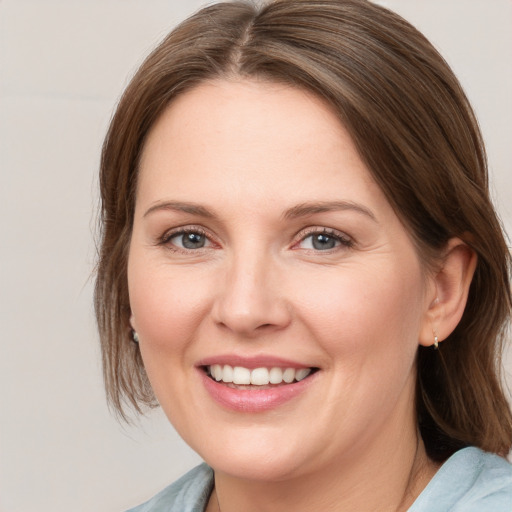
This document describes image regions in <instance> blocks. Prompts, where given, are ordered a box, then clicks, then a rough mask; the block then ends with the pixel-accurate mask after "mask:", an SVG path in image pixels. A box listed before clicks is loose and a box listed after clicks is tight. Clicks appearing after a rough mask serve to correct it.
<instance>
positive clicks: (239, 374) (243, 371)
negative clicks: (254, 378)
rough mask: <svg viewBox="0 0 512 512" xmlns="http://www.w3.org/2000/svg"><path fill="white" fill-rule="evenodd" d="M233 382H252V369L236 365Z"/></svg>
mask: <svg viewBox="0 0 512 512" xmlns="http://www.w3.org/2000/svg"><path fill="white" fill-rule="evenodd" d="M233 383H234V384H250V383H251V370H248V369H247V368H242V367H241V366H235V367H234V368H233Z"/></svg>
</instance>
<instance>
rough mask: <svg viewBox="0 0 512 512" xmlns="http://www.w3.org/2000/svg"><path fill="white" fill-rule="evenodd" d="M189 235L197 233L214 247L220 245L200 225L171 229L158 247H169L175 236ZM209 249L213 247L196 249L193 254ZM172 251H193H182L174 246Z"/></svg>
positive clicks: (159, 241)
mask: <svg viewBox="0 0 512 512" xmlns="http://www.w3.org/2000/svg"><path fill="white" fill-rule="evenodd" d="M187 233H197V234H199V235H202V236H204V237H206V239H207V240H208V242H209V243H210V244H211V245H212V246H214V245H218V243H217V242H216V241H215V240H214V237H213V236H212V235H211V234H210V233H208V231H206V230H205V228H203V227H202V226H198V225H186V226H178V227H175V228H171V229H169V230H167V231H165V232H164V234H163V235H161V236H160V237H159V238H158V240H157V245H164V246H169V245H170V241H171V239H172V238H174V237H175V236H178V235H186V234H187ZM209 247H211V246H208V247H201V248H199V249H194V250H193V252H198V251H200V250H201V249H207V248H209ZM169 249H171V247H169ZM172 250H173V251H176V252H190V251H191V250H190V249H189V250H187V249H182V248H180V247H176V246H173V247H172Z"/></svg>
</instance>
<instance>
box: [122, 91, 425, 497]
mask: <svg viewBox="0 0 512 512" xmlns="http://www.w3.org/2000/svg"><path fill="white" fill-rule="evenodd" d="M140 169H141V170H140V173H141V174H140V179H139V184H138V190H137V199H136V211H135V217H134V227H133V236H132V241H131V246H130V253H129V268H128V280H129V292H130V303H131V307H132V313H133V317H132V323H133V326H134V327H135V328H136V330H137V331H138V333H139V337H140V349H141V352H142V356H143V359H144V364H145V366H146V369H147V372H148V375H149V378H150V381H151V384H152V386H153V388H154V390H155V393H156V395H157V397H158V400H159V401H160V403H161V405H162V407H163V409H164V411H165V412H166V414H167V416H168V417H169V419H170V421H171V422H172V423H173V425H174V426H175V428H176V429H177V430H178V432H179V433H180V434H181V435H182V437H183V438H184V439H185V441H186V442H187V443H188V444H190V446H191V447H192V448H193V449H195V450H196V451H197V452H198V453H199V454H200V455H201V456H202V457H203V458H204V459H205V460H206V461H207V462H208V463H209V464H210V465H212V466H213V467H214V468H215V469H216V473H217V475H218V482H217V484H218V488H219V489H222V483H223V478H224V483H225V486H226V487H225V488H226V489H227V488H228V487H229V486H231V487H230V488H232V489H233V488H234V486H236V484H237V482H240V480H241V479H243V480H244V482H245V483H247V482H256V481H257V482H260V483H262V482H266V483H269V485H270V483H275V482H281V483H283V482H292V481H299V480H300V479H304V478H305V477H308V478H309V481H311V482H313V481H315V482H319V481H321V480H322V479H324V480H325V478H324V477H325V476H326V475H331V476H333V475H336V474H338V476H339V477H340V478H344V479H345V480H344V481H349V480H350V478H352V476H351V475H353V478H356V476H358V477H359V476H360V475H361V474H365V475H366V476H367V477H371V478H380V479H381V480H382V479H383V478H384V479H386V478H390V477H389V475H387V476H386V475H383V473H384V471H382V467H386V468H388V470H389V469H390V468H391V474H393V467H394V466H393V464H396V465H397V466H399V465H400V464H403V463H404V460H412V458H413V456H414V453H415V450H416V446H417V437H416V425H415V415H414V405H413V398H414V385H415V366H414V362H415V354H416V351H417V347H418V341H419V338H420V335H421V332H422V330H424V329H425V323H426V322H427V320H426V313H427V311H428V308H429V304H431V303H432V301H433V299H434V298H435V295H434V293H435V292H434V290H433V288H434V287H433V286H432V284H431V283H429V280H428V279H425V276H424V275H423V271H422V268H421V265H420V262H419V259H418V257H417V254H416V252H415V249H414V246H413V244H412V242H411V240H410V238H409V236H408V234H407V232H406V231H405V229H404V227H403V225H402V224H401V223H400V221H399V219H398V218H397V216H396V215H395V213H394V211H393V210H392V208H391V206H390V205H389V203H388V201H387V200H386V198H385V197H384V195H383V193H382V192H381V190H380V189H379V188H378V186H377V185H376V184H375V183H374V181H373V179H372V177H371V175H370V173H369V171H368V170H367V169H366V167H365V165H364V164H363V162H362V161H361V159H360V158H359V156H358V154H357V152H356V150H355V148H354V145H353V143H352V141H351V139H350V137H349V136H348V134H347V132H346V131H345V129H344V128H343V127H342V126H341V124H340V123H339V121H338V120H337V118H336V117H335V115H334V114H333V113H332V112H331V111H330V110H329V108H328V107H327V106H326V105H325V104H323V103H322V101H321V100H319V99H317V98H316V97H314V96H311V95H309V94H308V93H305V92H303V91H300V90H297V89H294V88H290V87H286V86H281V85H272V84H264V83H258V82H251V81H233V82H224V81H218V82H213V83H208V84H203V85H200V86H198V87H196V88H195V89H193V90H191V91H189V92H187V93H185V94H184V95H182V96H181V97H179V98H178V99H177V100H176V101H175V102H174V103H173V104H172V106H171V107H170V108H169V109H168V110H167V111H166V112H165V113H164V114H163V116H162V117H161V118H160V119H159V121H158V122H157V123H156V125H155V126H154V127H153V129H152V131H151V132H150V135H149V138H148V141H147V144H146V146H145V149H144V153H143V157H142V161H141V166H140ZM166 201H174V202H183V203H190V202H192V203H194V204H196V205H201V206H202V207H204V208H207V209H208V210H209V211H210V212H211V213H213V215H212V216H211V217H205V216H203V215H198V214H197V213H193V212H183V211H174V210H166V209H156V210H154V211H152V212H151V213H149V214H147V215H145V213H146V212H147V211H148V209H149V208H151V207H152V206H154V205H155V204H157V203H159V202H166ZM332 201H345V202H351V203H356V204H357V205H361V206H362V207H364V208H365V209H367V210H368V211H370V212H371V213H372V215H373V216H374V219H372V218H371V217H370V216H369V215H366V214H364V213H361V212H360V211H357V210H356V209H351V208H348V209H342V210H333V211H327V212H320V213H313V214H308V215H305V216H299V217H297V218H283V212H285V211H286V210H289V209H290V208H294V207H296V206H297V205H300V204H303V203H309V202H332ZM183 227H187V229H196V230H199V229H200V233H202V234H203V235H204V240H205V244H204V246H203V247H199V248H197V249H186V248H184V247H183V237H182V236H181V235H176V236H174V238H169V236H167V238H166V237H165V236H164V235H166V234H169V233H171V234H172V233H173V230H175V231H174V232H176V230H177V229H178V233H179V228H183ZM310 228H315V229H316V228H318V229H317V232H318V231H322V230H323V229H328V230H329V233H331V234H332V236H333V237H336V236H337V234H341V235H343V237H344V238H343V240H347V239H349V240H350V244H348V245H347V244H345V243H342V242H339V241H338V239H336V244H335V247H334V249H329V250H325V251H324V250H318V249H315V248H314V247H313V246H312V236H311V229H310ZM163 240H165V243H164V242H163ZM195 240H196V241H197V238H195ZM221 353H222V354H229V353H233V354H239V355H246V356H255V355H260V354H270V355H273V356H276V357H282V358H287V359H290V358H292V359H293V360H296V361H298V362H300V363H302V364H305V365H307V366H314V367H318V368H319V369H320V371H319V374H318V375H317V376H316V379H315V382H314V384H312V385H311V386H309V388H308V389H307V391H306V392H304V393H303V394H301V395H300V396H298V397H296V398H294V399H293V400H292V401H290V402H287V403H286V404H284V405H283V406H281V407H279V408H277V409H275V410H271V411H267V412H264V413H260V414H243V413H237V412H233V411H229V410H226V409H223V408H222V407H221V406H219V404H217V403H216V402H214V401H213V400H212V399H211V397H210V396H209V395H208V393H207V392H206V391H205V389H204V386H203V385H202V383H201V378H200V375H199V373H198V369H197V368H196V365H197V362H198V361H199V360H200V359H202V358H206V357H211V356H214V355H216V354H221ZM395 459H396V462H394V461H395ZM370 461H371V462H370ZM380 462H382V463H385V464H386V466H382V467H381V466H379V463H380ZM374 467H375V469H373V468H374ZM409 468H410V466H409ZM373 471H375V475H374V474H373V473H372V472H373ZM340 481H341V480H340ZM374 481H375V480H374ZM228 482H229V484H228ZM385 483H386V482H384V484H385Z"/></svg>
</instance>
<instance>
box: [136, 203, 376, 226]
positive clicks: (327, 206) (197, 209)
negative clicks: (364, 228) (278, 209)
mask: <svg viewBox="0 0 512 512" xmlns="http://www.w3.org/2000/svg"><path fill="white" fill-rule="evenodd" d="M162 210H163V211H166V210H167V211H174V212H183V213H189V214H191V215H198V216H200V217H205V218H208V219H211V218H214V217H215V214H214V213H213V212H211V211H210V210H208V208H205V207H204V206H201V205H199V204H196V203H189V202H181V201H165V202H158V203H156V204H154V205H153V206H151V207H150V208H148V209H147V210H146V212H145V213H144V217H147V216H148V215H149V214H151V213H153V212H155V211H162ZM347 210H351V211H355V212H356V213H360V214H362V215H365V216H367V217H369V218H370V219H371V220H373V221H374V222H377V223H378V221H377V218H376V217H375V215H374V213H373V212H372V211H371V210H370V209H369V208H367V207H366V206H363V205H362V204H358V203H354V202H352V201H320V202H311V203H301V204H298V205H296V206H293V207H292V208H289V209H288V210H286V211H285V212H284V214H283V218H284V219H297V218H300V217H306V216H308V215H315V214H318V213H325V212H332V211H347Z"/></svg>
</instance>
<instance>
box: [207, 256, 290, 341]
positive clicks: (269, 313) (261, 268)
mask: <svg viewBox="0 0 512 512" xmlns="http://www.w3.org/2000/svg"><path fill="white" fill-rule="evenodd" d="M271 259H272V258H271V257H270V256H268V255H261V254H260V255H257V254H251V255H247V254H246V255H239V256H238V257H237V258H234V260H233V261H231V262H230V263H229V264H227V269H226V272H225V273H223V274H222V275H221V276H219V281H221V283H220V286H219V289H218V292H217V294H216V300H215V302H214V304H213V308H212V315H213V318H214V321H215V322H216V323H217V325H219V326H220V327H221V328H223V329H227V330H229V331H230V332H231V333H232V334H235V335H237V336H240V337H243V338H256V337H258V336H260V335H261V334H263V333H271V332H275V331H278V330H281V329H284V328H285V327H287V326H288V325H289V323H290V321H291V308H290V305H289V302H288V301H287V300H286V299H285V293H284V289H283V286H282V284H283V280H282V273H280V272H279V269H278V268H277V266H276V265H275V264H272V261H271Z"/></svg>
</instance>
